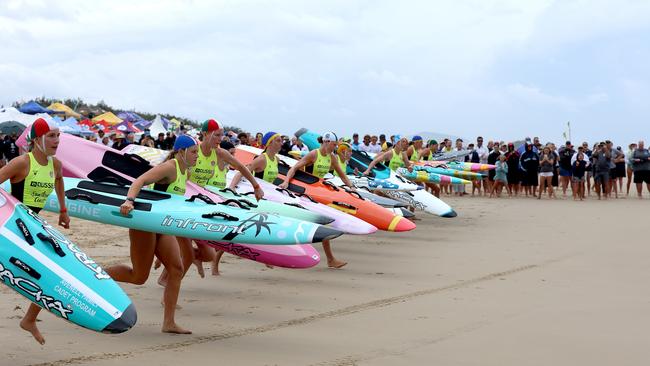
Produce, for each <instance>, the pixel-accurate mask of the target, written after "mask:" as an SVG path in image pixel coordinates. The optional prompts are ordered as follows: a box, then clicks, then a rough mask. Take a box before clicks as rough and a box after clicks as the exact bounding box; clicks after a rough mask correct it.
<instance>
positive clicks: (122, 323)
mask: <svg viewBox="0 0 650 366" xmlns="http://www.w3.org/2000/svg"><path fill="white" fill-rule="evenodd" d="M137 321H138V313H137V312H136V311H135V306H134V305H133V303H131V304H129V306H128V307H127V308H126V310H124V312H123V313H122V316H120V317H119V318H117V319H115V320H113V321H112V322H111V323H110V324H108V325H107V326H106V327H104V330H103V331H102V332H103V333H113V334H115V333H124V332H126V331H127V330H129V329H131V328H132V327H133V326H134V325H135V323H136V322H137Z"/></svg>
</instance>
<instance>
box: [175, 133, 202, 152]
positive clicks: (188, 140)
mask: <svg viewBox="0 0 650 366" xmlns="http://www.w3.org/2000/svg"><path fill="white" fill-rule="evenodd" d="M198 144H199V142H198V141H197V140H196V139H195V138H194V137H191V136H189V135H180V136H178V137H177V138H176V142H174V151H178V150H183V149H187V148H190V147H192V146H194V145H198Z"/></svg>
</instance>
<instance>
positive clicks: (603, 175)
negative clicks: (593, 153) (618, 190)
mask: <svg viewBox="0 0 650 366" xmlns="http://www.w3.org/2000/svg"><path fill="white" fill-rule="evenodd" d="M594 182H596V183H603V184H604V183H607V182H609V172H596V174H594Z"/></svg>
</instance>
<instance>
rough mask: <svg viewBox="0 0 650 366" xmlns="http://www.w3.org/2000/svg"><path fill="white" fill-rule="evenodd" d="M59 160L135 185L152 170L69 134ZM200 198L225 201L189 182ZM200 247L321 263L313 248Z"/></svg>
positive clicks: (288, 264)
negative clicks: (203, 196)
mask: <svg viewBox="0 0 650 366" xmlns="http://www.w3.org/2000/svg"><path fill="white" fill-rule="evenodd" d="M26 130H29V128H28V129H26ZM17 144H18V145H19V146H21V145H22V146H25V145H26V142H25V139H24V136H23V135H21V137H20V138H19V141H18V142H17ZM56 156H57V158H58V159H59V160H60V161H61V162H62V163H63V164H62V165H63V175H64V176H67V177H72V178H88V179H93V176H94V175H95V174H97V173H98V172H100V171H101V172H102V173H109V174H112V175H116V176H118V177H121V178H123V179H125V180H127V181H129V182H133V181H134V179H135V177H137V176H139V175H140V174H142V173H143V172H144V171H146V170H148V169H149V168H150V167H151V166H150V165H149V163H148V162H146V161H145V160H144V159H142V158H140V157H137V156H133V155H125V154H122V152H120V151H118V150H115V149H112V148H110V147H108V146H105V145H102V144H98V143H95V142H91V141H88V140H85V139H82V138H79V137H75V136H72V135H69V134H65V133H62V134H61V140H60V143H59V147H58V150H57V154H56ZM125 169H128V170H125ZM196 194H203V195H205V196H208V197H209V198H211V199H212V200H213V201H215V202H222V201H224V199H223V198H222V197H220V196H218V195H217V194H214V193H212V192H210V191H208V190H206V189H203V188H201V187H200V186H197V185H196V184H193V183H191V182H188V184H187V191H186V192H185V196H187V197H191V196H193V195H196ZM197 243H198V244H203V245H209V246H212V247H214V248H216V249H219V250H223V251H226V252H228V253H231V254H234V255H237V256H239V257H242V258H246V259H251V260H254V261H257V262H260V263H264V264H269V265H273V266H278V267H284V268H309V267H313V266H315V265H316V264H318V263H319V262H320V255H319V253H318V251H316V249H315V248H314V247H313V246H311V245H309V244H302V245H286V246H284V245H251V244H234V243H220V242H209V241H204V240H199V241H197Z"/></svg>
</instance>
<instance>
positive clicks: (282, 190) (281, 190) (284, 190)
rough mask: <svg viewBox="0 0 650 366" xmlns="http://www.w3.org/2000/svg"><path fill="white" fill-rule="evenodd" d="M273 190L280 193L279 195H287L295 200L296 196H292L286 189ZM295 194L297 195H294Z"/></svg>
mask: <svg viewBox="0 0 650 366" xmlns="http://www.w3.org/2000/svg"><path fill="white" fill-rule="evenodd" d="M275 190H276V191H278V192H280V193H286V194H287V195H288V196H289V197H291V198H296V196H294V193H293V192H291V191H290V190H288V189H286V188H279V187H278V188H276V189H275ZM296 194H297V193H296Z"/></svg>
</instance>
